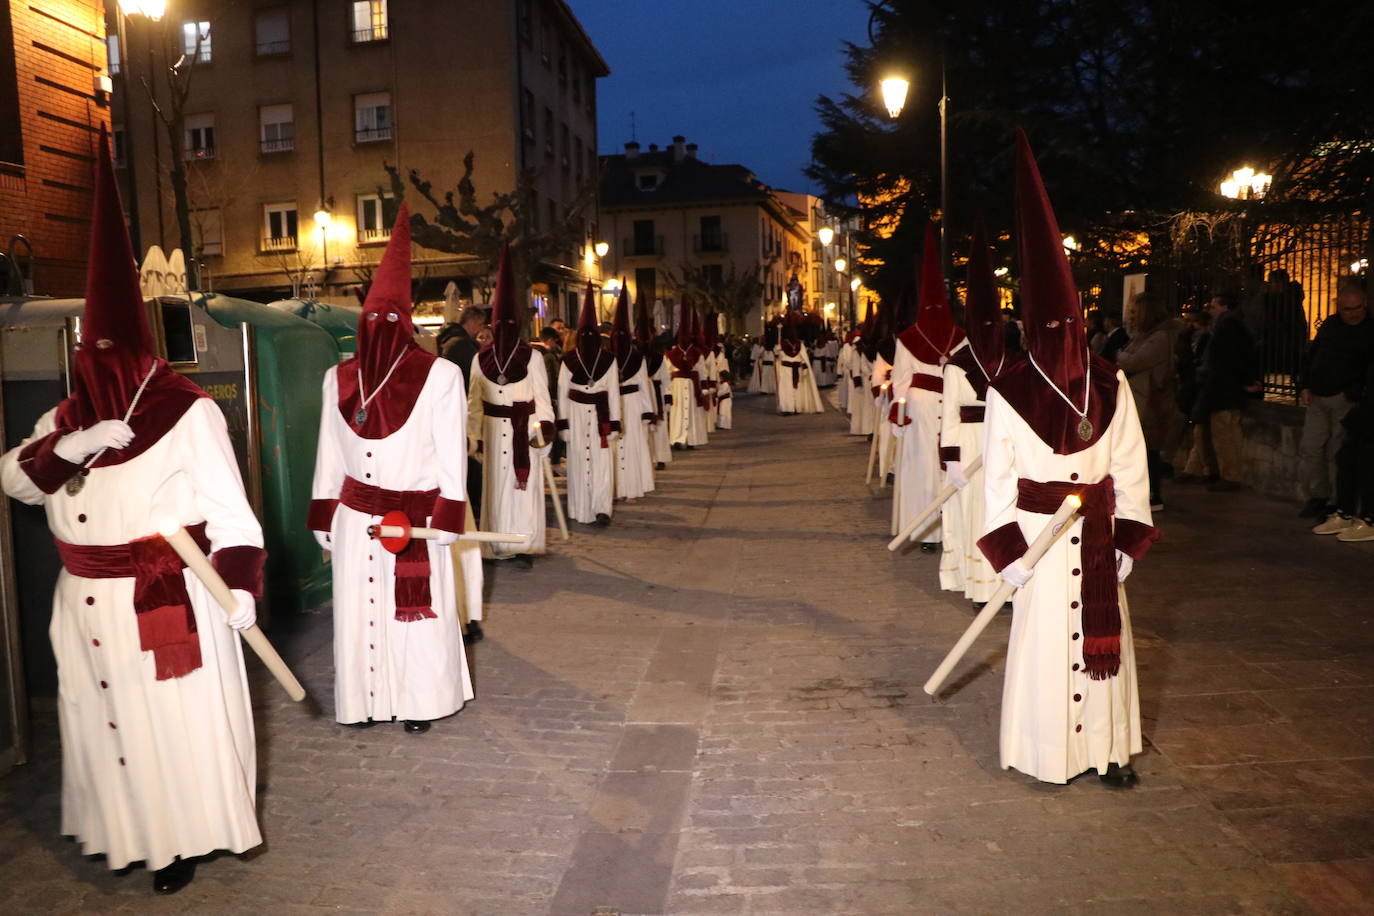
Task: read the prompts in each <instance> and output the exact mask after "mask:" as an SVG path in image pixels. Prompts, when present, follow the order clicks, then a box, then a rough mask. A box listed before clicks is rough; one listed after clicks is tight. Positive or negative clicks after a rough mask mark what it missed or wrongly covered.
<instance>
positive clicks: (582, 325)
mask: <svg viewBox="0 0 1374 916" xmlns="http://www.w3.org/2000/svg"><path fill="white" fill-rule="evenodd" d="M601 351H602V346H601V327H600V324H599V322H597V320H596V290H595V289H594V288H593V287H592V281H590V280H588V281H587V291H586V292H585V293H584V294H583V295H582V312H581V314H579V315H578V316H577V354H578V356H581V357H582V361H583V362H584V363H585V364H586V365H587V366H588V367H590V366H591V365H592V364H593V363H595V362H596V358H597V356H598V355H599V354H600V353H601Z"/></svg>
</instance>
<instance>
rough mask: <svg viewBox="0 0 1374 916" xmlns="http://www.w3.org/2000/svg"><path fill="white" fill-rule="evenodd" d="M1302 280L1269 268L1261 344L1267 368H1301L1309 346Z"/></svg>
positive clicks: (1275, 370)
mask: <svg viewBox="0 0 1374 916" xmlns="http://www.w3.org/2000/svg"><path fill="white" fill-rule="evenodd" d="M1304 295H1305V294H1304V293H1303V288H1302V284H1301V283H1298V282H1296V281H1294V280H1291V279H1289V276H1288V271H1286V270H1284V269H1283V268H1281V267H1280V268H1277V269H1275V270H1271V271H1270V272H1269V278H1268V281H1267V282H1266V283H1265V284H1264V331H1263V337H1262V338H1261V345H1262V347H1263V352H1264V368H1265V371H1266V372H1273V373H1277V374H1281V375H1293V374H1295V373H1296V372H1298V370H1299V368H1300V365H1301V363H1302V359H1303V351H1304V350H1305V349H1306V348H1307V313H1306V312H1304V311H1303V305H1302V303H1303V298H1304Z"/></svg>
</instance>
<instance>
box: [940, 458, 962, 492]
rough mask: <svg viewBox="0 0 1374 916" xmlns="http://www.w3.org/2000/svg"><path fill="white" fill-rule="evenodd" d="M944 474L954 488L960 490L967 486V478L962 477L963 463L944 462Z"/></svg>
mask: <svg viewBox="0 0 1374 916" xmlns="http://www.w3.org/2000/svg"><path fill="white" fill-rule="evenodd" d="M945 474H946V475H947V477H948V479H949V482H950V483H952V484H954V486H956V487H957V488H959V489H960V490H962V489H963V488H964V487H966V486H968V478H967V477H966V476H964V464H963V462H961V461H946V462H945Z"/></svg>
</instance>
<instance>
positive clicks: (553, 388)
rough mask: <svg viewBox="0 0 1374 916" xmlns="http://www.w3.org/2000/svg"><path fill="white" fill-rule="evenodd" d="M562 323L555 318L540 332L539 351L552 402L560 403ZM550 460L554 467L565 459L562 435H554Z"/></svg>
mask: <svg viewBox="0 0 1374 916" xmlns="http://www.w3.org/2000/svg"><path fill="white" fill-rule="evenodd" d="M562 323H563V322H562V321H561V320H560V319H557V318H555V319H554V320H553V321H551V322H549V323H548V324H546V325H544V328H543V330H541V331H540V332H539V351H540V356H541V357H543V360H544V372H545V374H546V375H547V376H548V379H549V398H550V403H552V404H556V403H558V367H559V366H560V365H562V363H563V335H562V333H561V332H560V331H559V329H558V328H557V327H556V326H555V325H561V324H562ZM549 460H550V461H551V462H552V463H553V465H554V467H557V466H558V463H559V462H560V461H562V460H563V439H562V437H561V436H554V437H553V449H552V450H551V451H550V452H549Z"/></svg>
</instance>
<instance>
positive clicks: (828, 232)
mask: <svg viewBox="0 0 1374 916" xmlns="http://www.w3.org/2000/svg"><path fill="white" fill-rule="evenodd" d="M816 237H817V238H819V239H820V240H821V244H822V245H829V244H830V243H831V242H833V241H835V230H834V229H831V228H830V227H829V226H822V227H821V228H820V230H819V231H817V233H816Z"/></svg>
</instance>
